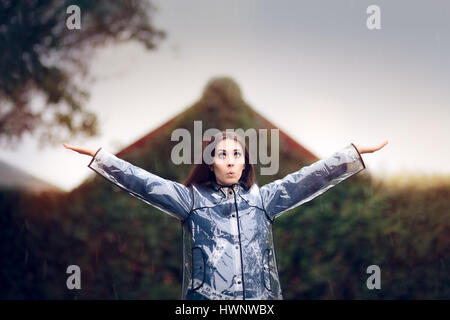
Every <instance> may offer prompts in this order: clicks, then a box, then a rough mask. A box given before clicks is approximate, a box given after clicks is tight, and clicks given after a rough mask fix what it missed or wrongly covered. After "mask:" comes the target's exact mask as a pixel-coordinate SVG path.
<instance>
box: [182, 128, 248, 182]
mask: <svg viewBox="0 0 450 320" xmlns="http://www.w3.org/2000/svg"><path fill="white" fill-rule="evenodd" d="M225 139H232V140H235V141H237V142H239V144H240V145H241V147H242V149H243V151H244V153H245V168H244V170H243V171H242V175H241V178H240V179H239V182H240V183H242V184H243V185H244V186H245V188H247V189H248V188H250V187H251V186H252V185H253V184H254V183H255V169H254V167H253V164H252V163H250V160H249V159H250V157H249V152H248V148H247V145H246V144H245V140H244V138H243V137H241V136H240V135H239V134H237V133H235V132H232V131H228V132H227V131H225V130H222V131H221V132H219V133H218V134H216V135H215V136H213V137H212V139H211V140H210V141H209V142H208V141H206V142H205V141H203V142H202V163H199V164H196V165H195V166H194V168H193V169H192V170H191V172H190V174H189V176H188V178H187V179H186V181H185V182H184V183H183V184H184V185H185V186H186V187H189V186H190V185H194V184H197V185H211V184H212V182H213V181H214V182H216V176H215V174H214V172H213V171H211V170H210V169H209V165H208V164H207V163H206V162H205V160H204V157H203V151H204V150H205V148H206V147H208V146H209V145H211V144H212V146H211V147H210V148H212V156H213V157H214V156H215V153H216V146H217V144H218V143H219V142H220V141H222V140H225Z"/></svg>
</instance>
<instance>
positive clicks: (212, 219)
mask: <svg viewBox="0 0 450 320" xmlns="http://www.w3.org/2000/svg"><path fill="white" fill-rule="evenodd" d="M88 167H89V168H91V169H92V170H94V171H95V172H96V173H98V174H100V175H101V176H103V177H105V178H106V179H107V180H109V181H110V182H112V183H113V184H115V185H117V186H119V187H120V188H122V189H123V190H125V191H127V192H128V193H130V194H131V195H132V196H135V197H137V198H139V199H140V200H142V201H144V202H146V203H148V204H150V205H152V206H154V207H156V208H158V209H160V210H162V211H163V212H165V213H167V214H169V215H171V216H173V217H175V218H177V219H178V220H179V221H180V222H181V227H182V228H181V230H182V235H183V237H182V239H183V267H182V270H183V283H182V296H181V298H182V299H199V298H205V299H258V300H266V299H282V298H283V296H282V291H281V287H280V279H279V276H278V270H277V262H276V257H275V246H274V240H273V223H274V220H275V219H276V218H277V217H279V216H280V215H281V214H283V213H284V212H286V211H288V210H290V209H293V208H295V207H297V206H299V205H301V204H303V203H305V202H307V201H310V200H312V199H313V198H315V197H317V196H318V195H320V194H322V193H324V192H325V191H327V190H328V189H330V188H331V187H333V186H335V185H337V184H338V183H340V182H342V181H343V180H345V179H347V178H349V177H351V176H352V175H354V174H356V173H358V172H359V171H361V170H363V169H364V168H365V165H364V162H363V160H362V158H361V155H360V154H359V153H358V151H357V149H356V147H355V145H354V144H353V143H350V144H349V145H347V146H346V147H344V148H343V149H341V150H340V151H338V152H336V153H334V154H333V155H331V156H330V157H329V158H326V159H322V160H319V161H317V162H315V163H313V164H311V165H308V166H305V167H302V168H301V169H299V170H298V171H295V172H293V173H290V174H288V175H287V176H285V177H284V178H283V179H278V180H275V181H273V182H271V183H268V184H266V185H264V186H262V187H259V186H258V185H257V184H254V185H253V186H251V187H250V188H248V189H247V188H245V185H243V184H241V183H238V184H233V185H230V186H221V185H218V184H217V183H215V182H213V185H212V186H198V185H195V186H190V187H186V186H184V185H182V184H180V183H178V182H174V181H171V180H167V179H164V178H162V177H159V176H157V175H155V174H152V173H150V172H148V171H145V170H144V169H142V168H139V167H137V166H134V165H132V164H130V163H129V162H126V161H124V160H122V159H120V158H118V157H116V156H115V155H113V154H111V153H109V152H107V151H105V150H104V149H103V148H100V149H99V150H98V151H97V153H96V154H95V155H94V157H93V158H92V160H91V162H90V163H89V165H88Z"/></svg>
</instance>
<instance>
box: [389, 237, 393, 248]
mask: <svg viewBox="0 0 450 320" xmlns="http://www.w3.org/2000/svg"><path fill="white" fill-rule="evenodd" d="M389 240H390V242H391V246H392V247H393V246H394V239H393V238H392V234H389Z"/></svg>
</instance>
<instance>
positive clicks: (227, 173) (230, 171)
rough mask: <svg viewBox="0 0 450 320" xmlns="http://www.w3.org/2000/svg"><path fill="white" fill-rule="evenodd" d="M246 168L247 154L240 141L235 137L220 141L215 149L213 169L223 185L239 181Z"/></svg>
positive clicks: (217, 179)
mask: <svg viewBox="0 0 450 320" xmlns="http://www.w3.org/2000/svg"><path fill="white" fill-rule="evenodd" d="M244 168H245V154H244V151H243V150H242V147H241V145H240V143H239V142H237V141H236V140H233V139H224V140H222V141H220V142H219V143H218V144H217V146H216V150H215V155H214V164H213V171H214V174H215V176H216V181H217V183H218V184H221V185H232V184H233V183H237V182H238V181H239V179H240V178H241V176H242V171H243V170H244Z"/></svg>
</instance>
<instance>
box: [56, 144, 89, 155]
mask: <svg viewBox="0 0 450 320" xmlns="http://www.w3.org/2000/svg"><path fill="white" fill-rule="evenodd" d="M63 146H64V147H65V148H66V149H70V150H73V151H76V152H78V153H81V154H86V155H88V156H93V155H94V154H95V152H93V150H91V149H87V148H82V147H76V146H72V145H70V144H68V143H63Z"/></svg>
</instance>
